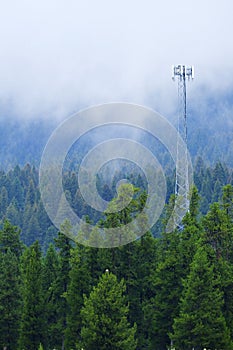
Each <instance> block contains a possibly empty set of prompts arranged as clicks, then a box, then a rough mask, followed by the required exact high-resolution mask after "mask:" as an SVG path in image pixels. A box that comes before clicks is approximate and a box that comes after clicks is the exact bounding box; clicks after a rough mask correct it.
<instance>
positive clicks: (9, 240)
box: [0, 220, 23, 258]
mask: <svg viewBox="0 0 233 350" xmlns="http://www.w3.org/2000/svg"><path fill="white" fill-rule="evenodd" d="M8 249H10V250H11V252H12V253H14V254H15V255H16V256H17V257H18V258H19V257H20V255H21V254H22V250H23V245H22V242H21V240H20V230H19V229H18V227H17V226H13V225H11V223H10V222H9V221H8V220H5V221H4V224H3V229H2V230H0V251H1V252H3V253H6V252H7V251H8Z"/></svg>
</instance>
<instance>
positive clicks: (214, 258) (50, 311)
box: [0, 167, 233, 350]
mask: <svg viewBox="0 0 233 350" xmlns="http://www.w3.org/2000/svg"><path fill="white" fill-rule="evenodd" d="M26 170H27V171H28V175H29V174H30V176H29V177H30V179H31V181H32V179H33V172H34V170H33V169H32V168H30V167H26V168H25V169H24V170H21V171H20V174H21V175H22V174H25V171H26ZM15 171H16V170H15ZM12 174H13V173H12ZM18 175H19V174H18ZM6 178H7V176H6ZM21 180H23V179H22V178H21ZM8 181H9V174H8ZM24 181H26V178H24ZM5 188H6V187H5ZM9 188H10V187H8V190H9ZM29 188H30V190H29ZM29 193H30V194H31V196H29ZM25 195H26V197H27V203H29V197H30V199H31V200H32V195H34V199H35V198H36V195H37V192H36V191H35V188H34V189H33V191H32V184H31V185H30V182H29V183H28V184H27V191H26V193H25ZM9 198H10V196H9ZM32 203H33V202H31V204H32ZM35 203H37V201H35V202H34V204H35ZM169 205H170V204H169ZM169 205H168V207H167V212H169ZM21 210H22V209H21ZM17 215H18V216H19V217H20V216H21V214H20V212H18V214H17ZM25 215H26V214H25ZM116 215H118V214H116ZM127 215H130V213H129V212H128V214H127ZM32 217H34V216H32ZM126 217H127V216H126V215H123V216H122V218H124V220H126ZM112 220H114V218H113V217H112ZM165 221H166V218H165ZM38 222H40V221H39V219H38ZM108 225H109V221H108ZM39 227H40V232H43V231H42V227H43V226H42V224H41V226H40V225H39ZM25 237H26V236H25ZM40 237H42V236H40ZM31 241H32V236H31V240H30V241H29V242H27V243H30V245H29V246H28V247H26V246H25V245H24V244H23V243H22V241H21V239H20V230H19V229H18V228H17V227H16V226H13V225H12V224H11V223H10V222H9V221H8V220H4V223H3V227H2V229H1V231H0V266H1V269H0V274H1V278H0V284H1V288H0V309H1V320H0V347H1V348H4V347H6V348H7V349H12V350H13V349H14V350H15V349H20V350H23V349H27V350H35V349H36V350H37V349H67V350H71V349H80V350H81V349H90V350H91V349H93V350H94V349H98V350H100V349H101V350H102V349H106V350H107V349H116V350H122V349H125V350H132V349H140V350H141V349H149V350H156V349H158V350H161V349H167V346H170V344H171V343H173V344H174V346H175V348H176V349H181V350H183V349H192V348H196V349H203V348H208V349H233V305H232V301H233V295H232V293H233V284H232V283H233V282H232V281H233V187H232V185H230V184H228V185H226V186H224V187H223V188H222V190H221V198H220V199H219V201H218V202H215V203H213V204H212V205H211V206H210V209H209V210H208V212H207V214H206V215H200V212H199V195H198V192H197V190H196V189H194V191H193V195H192V200H191V204H190V212H189V213H187V215H186V217H185V218H184V220H183V229H182V230H181V231H174V232H171V233H165V232H163V233H162V236H161V237H160V238H154V237H153V236H152V234H151V233H150V232H148V233H147V234H146V235H144V236H143V237H142V238H141V239H139V240H137V241H135V242H133V243H131V244H128V245H125V246H121V247H119V248H113V249H97V248H90V247H85V246H82V245H79V244H76V243H74V242H71V241H70V240H69V239H68V238H67V237H66V236H64V235H63V234H61V233H58V235H57V237H56V238H55V240H54V242H53V243H51V244H50V245H49V247H48V248H47V249H46V251H44V254H43V253H42V251H41V248H42V247H41V244H40V243H39V242H38V241H36V242H33V243H31Z"/></svg>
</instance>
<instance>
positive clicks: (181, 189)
mask: <svg viewBox="0 0 233 350" xmlns="http://www.w3.org/2000/svg"><path fill="white" fill-rule="evenodd" d="M172 78H173V80H175V78H177V80H178V106H179V108H178V127H177V128H178V137H177V150H176V152H177V154H176V183H175V194H176V201H178V203H179V205H180V209H179V210H178V212H177V213H178V214H177V215H178V217H177V218H176V219H175V220H176V221H177V226H178V227H180V226H181V224H180V223H181V221H182V218H183V216H184V215H185V213H186V212H187V211H188V210H189V202H190V201H189V169H188V164H189V163H188V149H187V96H186V82H187V80H190V78H191V79H193V78H194V68H193V66H185V65H178V66H173V67H172ZM179 136H180V137H181V138H182V140H183V142H182V140H181V139H180V137H179Z"/></svg>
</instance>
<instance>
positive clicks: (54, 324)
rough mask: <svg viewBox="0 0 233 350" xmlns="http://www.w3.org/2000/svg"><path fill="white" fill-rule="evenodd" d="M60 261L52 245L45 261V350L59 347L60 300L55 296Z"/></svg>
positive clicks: (43, 283)
mask: <svg viewBox="0 0 233 350" xmlns="http://www.w3.org/2000/svg"><path fill="white" fill-rule="evenodd" d="M58 271H59V260H58V255H57V252H56V250H55V247H54V245H52V244H50V246H49V248H48V250H47V253H46V256H45V258H44V261H43V270H42V289H43V302H44V314H45V319H46V333H45V341H44V345H45V349H54V348H57V347H59V345H60V344H59V342H58V339H60V329H59V327H58V323H59V322H58V321H59V314H58V310H57V302H58V300H59V298H58V297H57V295H56V294H55V289H56V288H55V285H56V282H57V278H58Z"/></svg>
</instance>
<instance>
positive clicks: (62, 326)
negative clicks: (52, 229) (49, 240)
mask: <svg viewBox="0 0 233 350" xmlns="http://www.w3.org/2000/svg"><path fill="white" fill-rule="evenodd" d="M64 229H66V228H65V227H64ZM55 243H56V247H57V248H58V259H59V265H58V275H57V279H56V281H55V283H54V285H53V291H54V295H55V297H56V300H57V302H56V304H57V306H56V307H57V312H58V315H59V319H58V323H57V327H58V328H57V329H58V331H59V335H60V336H59V339H58V341H59V342H60V347H61V349H62V350H64V349H65V330H66V326H67V314H68V303H67V299H66V294H67V291H68V284H69V280H70V277H69V273H70V250H71V244H70V240H69V238H68V237H67V236H66V235H64V234H63V233H60V232H59V233H58V237H57V238H56V239H55Z"/></svg>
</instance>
